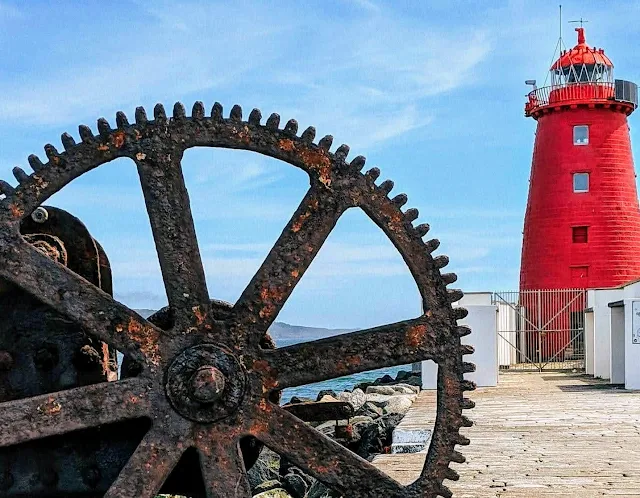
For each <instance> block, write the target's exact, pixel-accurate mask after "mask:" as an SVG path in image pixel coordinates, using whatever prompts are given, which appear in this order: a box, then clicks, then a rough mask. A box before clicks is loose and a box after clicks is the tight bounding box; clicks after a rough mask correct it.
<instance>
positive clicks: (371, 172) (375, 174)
mask: <svg viewBox="0 0 640 498" xmlns="http://www.w3.org/2000/svg"><path fill="white" fill-rule="evenodd" d="M365 175H366V176H367V177H368V178H370V179H371V180H372V181H374V182H375V181H376V180H377V179H378V177H379V176H380V170H379V169H378V168H371V169H370V170H369V171H367V172H366V173H365Z"/></svg>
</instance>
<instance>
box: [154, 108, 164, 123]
mask: <svg viewBox="0 0 640 498" xmlns="http://www.w3.org/2000/svg"><path fill="white" fill-rule="evenodd" d="M153 117H154V119H155V120H156V121H160V122H163V121H166V120H167V113H166V111H165V110H164V106H163V105H162V104H156V105H155V107H154V108H153Z"/></svg>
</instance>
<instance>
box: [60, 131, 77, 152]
mask: <svg viewBox="0 0 640 498" xmlns="http://www.w3.org/2000/svg"><path fill="white" fill-rule="evenodd" d="M60 140H61V141H62V146H63V147H64V150H69V149H71V148H72V147H73V146H75V144H76V141H75V140H74V139H73V137H72V136H71V135H69V134H68V133H67V132H66V131H65V132H64V133H63V134H62V135H61V136H60Z"/></svg>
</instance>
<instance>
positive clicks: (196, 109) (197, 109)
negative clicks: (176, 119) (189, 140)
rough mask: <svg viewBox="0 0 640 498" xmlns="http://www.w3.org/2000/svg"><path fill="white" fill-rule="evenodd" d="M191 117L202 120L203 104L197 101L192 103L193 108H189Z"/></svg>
mask: <svg viewBox="0 0 640 498" xmlns="http://www.w3.org/2000/svg"><path fill="white" fill-rule="evenodd" d="M191 117H192V118H193V119H204V104H203V103H202V102H200V101H199V100H196V101H195V102H194V103H193V107H192V108H191Z"/></svg>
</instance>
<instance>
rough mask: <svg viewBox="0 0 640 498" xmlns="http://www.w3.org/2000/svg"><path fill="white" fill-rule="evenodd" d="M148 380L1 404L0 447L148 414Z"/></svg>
mask: <svg viewBox="0 0 640 498" xmlns="http://www.w3.org/2000/svg"><path fill="white" fill-rule="evenodd" d="M147 389H148V383H145V382H144V381H143V380H142V379H137V378H135V379H128V380H123V381H119V382H103V383H100V384H93V385H90V386H85V387H78V388H75V389H70V390H68V391H61V392H57V393H52V394H43V395H41V396H35V397H32V398H26V399H20V400H16V401H8V402H6V403H2V404H0V420H2V423H3V424H4V425H5V426H6V427H11V430H3V431H1V432H0V447H4V446H11V445H14V444H21V443H26V442H28V441H33V440H36V439H41V438H45V437H48V436H55V435H58V434H66V433H68V432H72V431H77V430H81V429H89V428H91V427H97V426H100V425H103V424H110V423H114V422H119V421H121V420H130V419H134V418H141V417H145V416H147V415H149V412H150V409H151V404H150V401H149V396H148V391H147Z"/></svg>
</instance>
